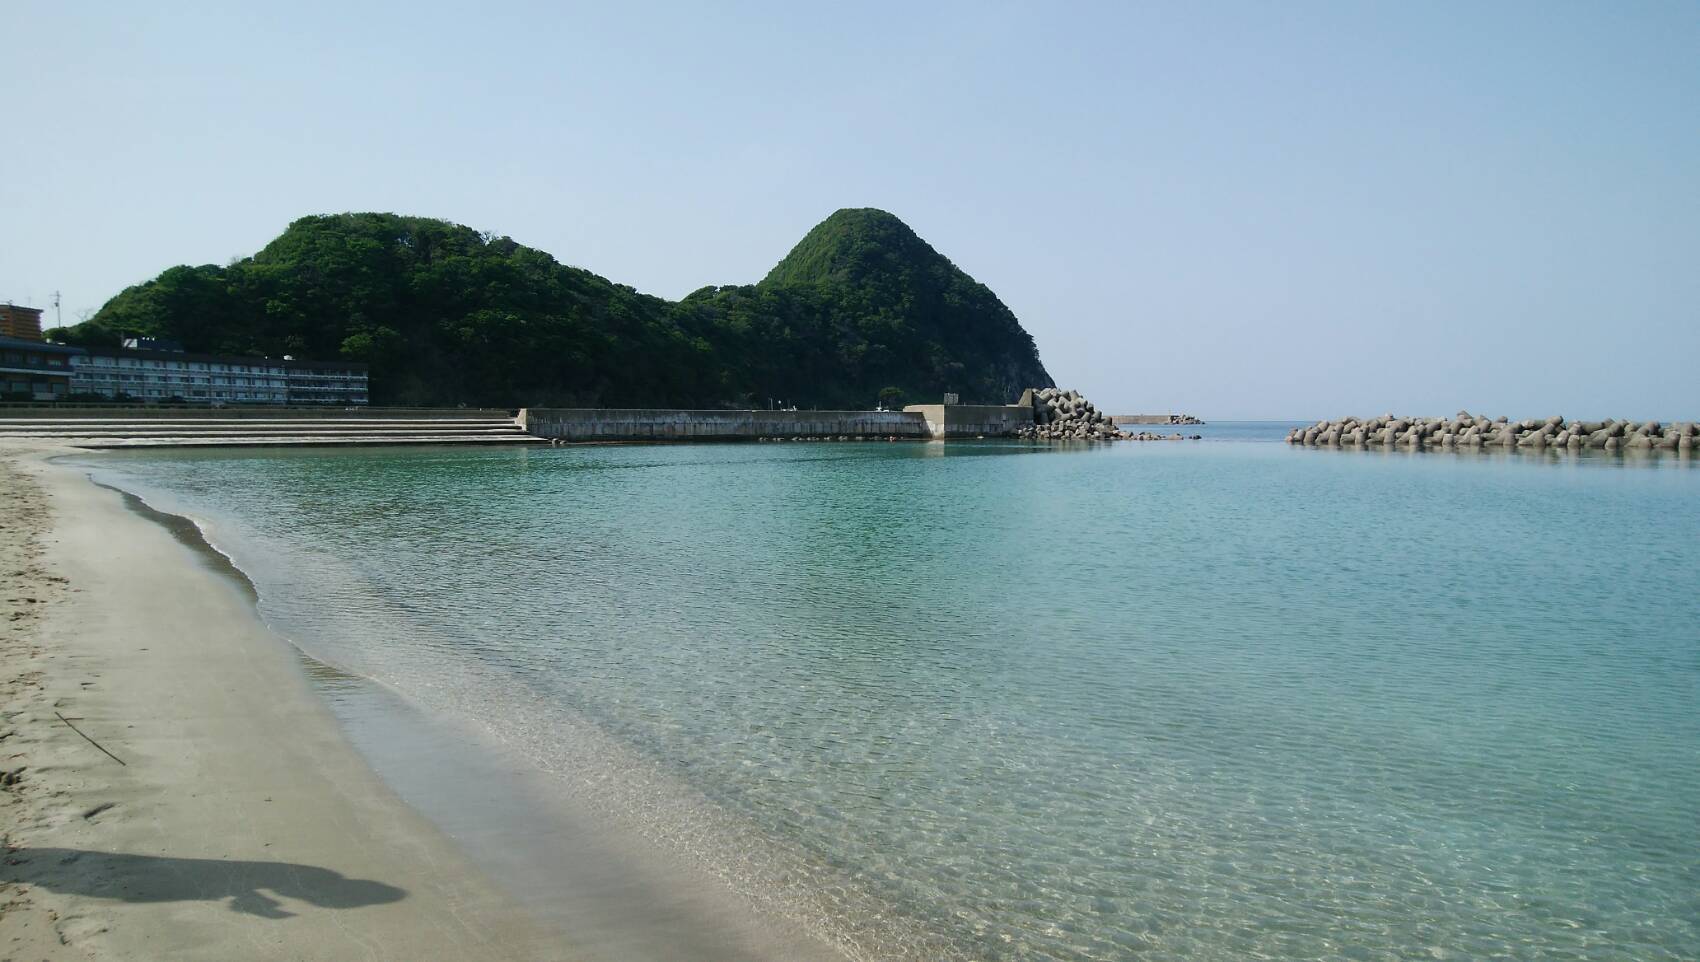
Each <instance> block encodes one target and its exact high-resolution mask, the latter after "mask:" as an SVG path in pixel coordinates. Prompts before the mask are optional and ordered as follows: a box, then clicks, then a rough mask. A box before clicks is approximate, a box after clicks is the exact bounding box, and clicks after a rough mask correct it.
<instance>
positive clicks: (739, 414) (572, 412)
mask: <svg viewBox="0 0 1700 962" xmlns="http://www.w3.org/2000/svg"><path fill="white" fill-rule="evenodd" d="M519 425H520V429H521V430H523V431H525V432H526V433H528V434H533V435H536V436H537V437H540V438H548V439H549V440H552V441H738V440H755V439H759V438H792V437H826V436H833V437H841V436H849V437H882V438H883V437H892V436H896V437H900V438H926V437H929V436H930V435H929V432H928V428H927V422H926V420H925V419H924V418H922V417H921V416H920V415H918V414H912V413H910V412H908V411H691V410H680V409H677V408H527V409H524V410H522V411H520V412H519Z"/></svg>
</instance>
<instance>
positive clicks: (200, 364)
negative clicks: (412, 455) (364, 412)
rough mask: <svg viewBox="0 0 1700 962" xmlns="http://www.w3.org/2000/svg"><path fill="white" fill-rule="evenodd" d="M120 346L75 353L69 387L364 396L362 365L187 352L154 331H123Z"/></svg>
mask: <svg viewBox="0 0 1700 962" xmlns="http://www.w3.org/2000/svg"><path fill="white" fill-rule="evenodd" d="M124 345H125V346H124V347H122V348H106V347H91V348H88V349H87V350H86V351H83V352H81V353H79V354H78V355H77V356H76V357H75V359H74V360H75V366H74V367H73V369H72V377H71V393H73V394H80V395H98V396H100V397H108V398H117V399H133V400H137V401H144V402H154V403H159V402H167V401H172V402H186V403H189V404H326V405H330V404H335V405H341V406H347V405H361V404H365V403H366V383H367V373H366V365H364V364H353V363H349V362H344V361H297V360H295V359H294V358H291V357H284V358H266V357H226V356H221V355H214V354H189V353H186V352H184V351H183V350H182V348H181V347H179V346H178V345H177V344H176V343H175V342H172V341H159V340H154V339H152V338H126V339H125V341H124Z"/></svg>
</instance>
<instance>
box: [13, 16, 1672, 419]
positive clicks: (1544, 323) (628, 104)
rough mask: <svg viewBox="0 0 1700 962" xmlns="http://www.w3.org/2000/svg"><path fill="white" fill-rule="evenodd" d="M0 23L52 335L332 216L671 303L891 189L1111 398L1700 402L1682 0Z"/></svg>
mask: <svg viewBox="0 0 1700 962" xmlns="http://www.w3.org/2000/svg"><path fill="white" fill-rule="evenodd" d="M0 27H4V28H5V29H6V30H7V31H8V34H9V35H11V36H15V37H19V38H27V39H28V44H27V49H26V51H25V52H24V53H23V54H21V55H20V56H19V57H18V58H17V65H18V67H19V69H20V71H22V73H21V74H20V75H21V76H26V77H27V78H28V83H19V84H14V85H11V86H10V87H8V88H7V89H6V90H4V91H0V104H4V106H5V107H6V108H7V111H8V116H9V117H10V118H11V120H12V129H13V131H14V132H15V138H16V143H17V146H16V148H15V150H14V153H13V157H14V163H13V164H12V166H11V169H9V170H8V176H7V178H6V179H5V180H4V182H0V204H3V205H4V208H5V209H6V210H7V212H8V214H9V217H8V228H9V229H8V231H7V232H6V234H5V235H4V236H3V237H0V300H12V301H16V302H18V303H20V304H24V305H27V306H33V307H40V308H43V309H44V311H45V315H44V318H43V320H44V324H47V325H49V326H51V325H52V324H53V323H54V321H55V318H54V316H53V309H52V306H51V304H52V295H53V292H54V291H61V292H63V320H64V322H65V323H67V324H74V323H76V322H77V321H78V320H80V319H81V318H82V317H83V316H84V315H85V314H87V313H92V312H93V311H94V310H96V309H98V308H99V307H100V306H101V305H102V304H103V303H105V301H106V300H107V299H108V298H110V297H112V296H113V295H116V294H117V293H119V292H120V291H121V290H123V289H124V288H125V287H126V286H129V285H133V284H137V283H141V282H143V281H145V280H147V279H149V278H151V277H153V276H155V275H157V274H158V273H159V272H160V271H162V270H164V269H166V268H168V267H171V266H174V265H177V264H191V265H196V264H206V263H215V264H224V263H228V262H229V261H230V260H232V259H235V258H239V257H245V256H248V255H250V254H252V253H254V252H255V251H257V250H259V249H260V248H261V247H263V246H264V245H265V244H266V243H267V242H268V241H269V240H270V239H271V238H273V237H275V236H276V235H277V234H278V233H280V232H281V231H282V230H283V229H284V227H285V226H286V225H287V224H288V223H290V222H291V221H293V220H295V219H296V218H298V217H301V216H307V215H310V214H313V213H318V212H329V213H335V212H340V211H368V210H370V211H395V212H397V213H403V214H409V215H416V216H431V217H439V218H442V219H445V220H449V221H453V222H455V223H461V224H465V225H467V226H470V227H473V228H475V229H478V230H485V231H490V232H492V233H496V234H501V235H506V236H509V237H512V238H514V239H515V240H516V241H518V242H519V243H522V244H526V245H528V246H531V247H536V248H538V249H541V250H545V251H548V252H550V253H551V254H552V255H554V256H555V257H556V258H557V259H558V260H560V261H561V262H562V263H567V264H572V265H574V266H578V267H582V268H584V269H586V270H590V271H592V272H594V273H596V274H599V275H601V276H603V277H606V278H609V279H610V280H613V281H615V282H617V283H621V284H629V285H631V286H633V287H635V288H636V289H638V290H640V291H643V292H645V293H650V294H655V295H657V296H661V297H665V298H668V299H670V300H678V299H679V298H681V297H683V296H684V295H685V294H687V293H689V292H690V291H692V290H695V289H697V288H699V287H701V286H704V285H706V284H727V283H754V282H755V281H756V280H759V279H760V277H761V276H762V273H763V272H764V271H765V270H766V269H767V268H768V267H771V266H772V264H774V263H775V262H776V261H777V260H778V259H779V258H781V257H783V256H784V254H785V252H786V251H787V250H789V249H790V247H791V245H793V244H795V243H796V242H797V241H798V240H799V239H800V238H801V237H802V236H803V234H804V233H805V232H806V231H807V230H808V229H809V227H811V226H812V225H813V224H815V223H817V222H818V221H819V220H821V219H822V218H824V217H825V216H827V215H828V214H830V213H831V212H832V211H833V210H836V209H839V208H843V207H878V208H880V209H883V210H887V211H890V212H891V213H893V214H895V215H896V216H898V217H899V218H901V219H903V221H904V222H905V223H907V224H908V225H909V226H910V227H912V228H913V229H914V230H915V231H916V233H918V234H919V235H920V236H921V237H922V238H924V239H925V240H926V241H927V242H928V243H930V244H931V245H932V246H933V247H934V248H936V249H937V250H938V251H939V252H940V253H942V254H944V255H945V256H946V257H948V258H950V259H951V260H952V261H953V262H954V263H956V264H957V265H958V266H959V267H961V268H962V269H963V270H964V271H966V272H967V273H968V274H970V275H972V276H973V277H974V278H975V279H976V280H978V281H979V282H981V283H982V284H985V285H986V286H987V287H989V288H990V289H991V290H992V291H994V292H995V293H996V294H997V295H998V297H999V298H1000V299H1002V300H1003V301H1004V303H1006V304H1007V305H1008V306H1009V307H1010V309H1011V310H1012V311H1014V313H1015V314H1016V316H1017V317H1018V318H1019V319H1020V320H1021V323H1022V324H1023V326H1024V327H1025V328H1026V329H1027V330H1028V331H1029V332H1030V333H1031V334H1032V335H1033V337H1034V339H1035V341H1036V342H1037V344H1038V348H1039V352H1040V356H1041V358H1042V359H1043V361H1044V363H1045V365H1046V367H1047V368H1048V369H1049V370H1050V371H1051V373H1052V375H1053V376H1054V377H1055V378H1056V379H1057V380H1058V382H1059V383H1061V384H1064V385H1066V386H1069V387H1073V388H1077V389H1079V390H1081V391H1082V392H1084V393H1085V394H1086V395H1087V396H1089V397H1091V398H1093V399H1094V400H1096V401H1097V402H1098V403H1099V404H1100V405H1101V406H1102V407H1104V408H1106V409H1115V410H1119V411H1126V412H1129V413H1151V412H1154V411H1166V410H1173V411H1176V412H1185V413H1190V414H1196V415H1198V416H1200V417H1204V418H1206V419H1212V418H1214V419H1216V420H1229V419H1239V418H1243V416H1244V415H1243V412H1247V411H1282V412H1286V411H1307V412H1311V414H1310V416H1311V417H1313V418H1332V417H1338V416H1341V415H1343V414H1348V413H1358V414H1363V413H1368V412H1370V411H1374V412H1375V413H1382V412H1385V411H1388V410H1392V411H1396V412H1401V413H1412V414H1437V415H1438V414H1450V413H1451V412H1453V411H1456V410H1458V409H1459V408H1460V407H1465V408H1468V409H1470V410H1472V411H1476V410H1478V409H1479V410H1482V411H1484V412H1490V413H1493V414H1505V415H1508V416H1513V417H1528V416H1535V415H1537V414H1540V415H1542V416H1545V415H1547V414H1555V413H1556V414H1564V415H1566V416H1588V417H1603V416H1614V417H1615V416H1626V417H1640V418H1645V417H1658V418H1681V417H1700V393H1697V392H1696V391H1695V390H1694V388H1693V386H1692V377H1691V375H1690V373H1689V369H1690V368H1691V367H1692V364H1693V359H1694V358H1696V357H1700V323H1696V322H1697V320H1700V272H1697V271H1694V270H1693V269H1692V265H1691V261H1692V259H1693V252H1694V251H1696V250H1700V125H1696V124H1694V123H1693V122H1692V120H1693V118H1694V117H1695V116H1700V58H1696V57H1694V56H1693V51H1694V50H1695V49H1700V7H1696V6H1694V5H1688V4H1678V3H1649V4H1643V5H1634V6H1629V7H1615V6H1601V5H1588V4H1580V3H1559V4H1552V3H1534V2H1513V3H1507V4H1503V5H1496V6H1493V7H1489V8H1481V7H1474V6H1465V5H1461V4H1459V5H1441V6H1428V7H1405V8H1396V7H1380V8H1358V7H1353V6H1349V5H1336V4H1327V3H1313V4H1304V5H1292V6H1283V7H1278V8H1270V7H1266V6H1262V5H1258V4H1253V3H1248V2H1222V3H1216V4H1210V5H1197V6H1194V5H1189V6H1185V7H1181V6H1174V7H1165V6H1154V7H1140V8H1124V7H1122V6H1120V5H1110V4H1082V5H1077V6H1070V7H1067V8H1064V9H1043V10H1040V9H1021V8H998V9H986V8H982V7H981V6H979V5H973V4H966V3H946V4H942V5H938V6H935V7H928V8H926V9H923V10H915V9H912V8H909V7H906V6H903V5H899V4H876V5H873V6H870V7H866V8H863V9H861V10H859V11H858V13H857V15H856V16H855V17H854V18H846V17H844V16H842V15H840V14H838V13H827V12H823V11H817V10H809V9H801V8H796V7H793V6H791V5H785V4H762V3H745V4H739V5H737V6H736V7H735V8H734V9H733V10H731V11H726V10H714V11H702V10H698V9H694V8H691V7H689V6H688V5H674V4H648V5H642V6H635V5H634V6H627V7H622V8H620V9H617V10H604V9H588V10H580V11H574V12H572V13H571V14H570V15H569V14H565V13H562V12H560V11H558V10H556V9H554V8H553V7H551V6H548V5H543V4H524V3H522V4H518V5H514V6H511V7H507V8H503V9H502V10H500V11H494V12H483V13H481V14H480V15H478V16H469V15H468V14H467V12H466V11H465V10H464V8H460V7H452V6H448V5H430V4H426V5H399V4H398V5H395V6H393V7H387V6H384V5H378V6H373V7H366V6H362V7H361V8H359V9H353V8H347V7H346V6H340V5H339V6H333V5H329V4H312V3H309V4H305V5H295V6H292V7H290V8H289V9H287V10H285V9H278V10H269V11H263V12H255V11H248V10H237V9H224V8H218V7H208V8H205V9H197V10H188V9H183V10H156V9H129V8H122V9H80V8H69V7H54V8H27V7H20V8H12V9H8V10H6V11H5V12H3V13H0ZM18 131H22V132H24V133H23V134H21V135H19V134H16V132H18ZM1227 412H1242V413H1241V414H1240V415H1239V417H1235V416H1234V415H1232V414H1230V413H1227ZM1283 419H1285V418H1283Z"/></svg>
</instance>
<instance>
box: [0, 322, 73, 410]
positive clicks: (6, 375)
mask: <svg viewBox="0 0 1700 962" xmlns="http://www.w3.org/2000/svg"><path fill="white" fill-rule="evenodd" d="M8 306H9V305H8ZM25 310H28V308H25ZM35 313H36V314H37V315H39V314H40V313H41V312H40V311H36V312H35ZM82 351H83V349H82V348H80V347H67V346H66V345H64V344H48V343H46V342H44V341H42V340H40V339H39V338H37V339H35V340H31V339H29V338H22V337H0V401H54V400H58V399H59V398H62V397H64V396H65V395H67V394H70V393H72V391H73V388H72V386H71V379H72V375H73V373H74V371H75V370H76V369H75V367H74V366H73V362H75V360H76V358H77V356H78V355H79V354H81V353H82Z"/></svg>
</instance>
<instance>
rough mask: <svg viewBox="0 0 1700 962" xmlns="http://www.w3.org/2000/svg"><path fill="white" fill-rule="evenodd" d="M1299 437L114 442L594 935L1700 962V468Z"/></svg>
mask: <svg viewBox="0 0 1700 962" xmlns="http://www.w3.org/2000/svg"><path fill="white" fill-rule="evenodd" d="M1292 426H1293V425H1292V424H1287V423H1279V422H1248V423H1234V424H1213V425H1208V426H1204V427H1183V428H1175V429H1173V430H1179V431H1183V432H1185V433H1188V434H1192V433H1198V434H1202V435H1204V436H1205V437H1204V438H1203V439H1202V440H1199V441H1186V442H1148V443H1117V444H1086V443H1079V444H1034V443H1022V442H1013V441H997V440H987V441H964V442H950V443H914V442H898V443H889V442H831V443H784V444H691V445H683V444H681V445H631V446H584V447H558V448H551V447H533V448H501V449H494V448H481V449H465V448H452V447H443V448H373V449H363V450H322V449H276V450H216V449H209V450H175V451H149V452H125V453H114V454H108V455H98V456H96V455H90V456H88V457H86V458H84V459H83V461H84V463H86V464H87V465H88V466H89V470H90V471H91V473H92V474H93V475H94V476H95V477H96V478H97V480H101V481H103V482H105V483H108V484H112V485H114V486H116V487H120V488H122V489H124V490H127V491H131V492H134V493H135V494H137V495H139V496H140V497H142V498H143V499H144V500H146V501H147V502H148V503H149V504H151V505H153V506H154V507H156V508H158V509H159V510H162V511H167V512H172V513H177V514H181V515H183V516H186V517H188V518H190V519H192V520H194V521H195V522H196V524H197V525H198V526H199V527H200V529H201V531H202V532H203V533H204V534H205V536H206V538H207V540H208V541H209V542H211V543H212V545H213V546H214V547H216V548H217V550H219V551H220V552H222V553H224V554H226V555H228V556H229V558H230V559H231V561H232V562H234V564H235V565H236V567H238V568H240V569H241V571H242V572H243V573H244V574H245V575H246V576H247V578H248V579H250V580H251V581H252V583H253V585H254V587H255V589H256V592H257V594H258V599H259V600H258V605H259V609H260V613H261V615H262V617H263V618H264V619H265V620H266V621H267V622H268V623H269V624H270V625H271V626H272V627H273V628H274V629H275V630H276V631H277V632H278V633H279V634H280V635H282V636H283V637H285V638H287V639H288V640H289V641H290V642H292V643H293V644H295V645H296V646H297V647H298V648H299V649H300V650H301V651H302V653H303V659H304V663H305V664H307V665H308V666H309V669H310V672H311V674H312V676H313V677H314V678H315V679H316V681H315V684H317V685H319V686H320V689H321V690H322V691H323V692H324V693H325V696H326V698H327V699H328V700H329V701H330V703H331V704H332V705H333V706H334V708H335V710H336V711H337V712H338V714H339V717H341V718H342V719H343V721H344V723H345V725H346V726H347V728H348V730H349V732H350V736H351V739H352V740H353V741H354V743H355V744H356V745H357V747H359V748H360V749H361V750H362V751H363V752H366V753H367V754H368V756H369V757H370V758H371V759H372V761H373V764H374V766H375V767H376V768H377V770H378V771H379V773H380V774H382V775H384V776H385V777H386V778H388V779H390V780H391V782H392V784H393V785H394V786H395V787H396V790H397V791H398V793H399V794H400V795H401V796H402V797H403V798H404V799H406V800H407V801H409V802H410V803H412V804H414V805H415V806H416V807H418V808H419V809H420V810H421V811H422V812H424V813H425V814H426V815H427V816H428V817H430V818H432V819H433V820H435V821H436V822H437V823H438V824H439V825H440V826H442V827H443V829H444V830H445V831H446V832H448V833H449V834H451V835H452V836H454V837H455V838H456V839H458V840H459V841H460V842H462V844H463V845H464V846H465V847H466V848H467V849H468V850H469V852H471V854H472V855H473V857H474V858H475V859H477V860H479V861H481V862H482V864H484V865H486V866H487V867H489V868H490V869H491V872H492V874H493V875H494V876H495V877H496V878H497V879H498V881H500V880H502V879H504V878H506V879H508V880H510V881H513V882H514V884H515V886H516V888H519V889H523V890H524V891H525V892H526V893H527V898H529V899H530V900H531V901H532V902H533V903H535V904H536V907H537V908H538V910H539V912H540V913H542V914H543V915H545V916H549V915H550V914H551V913H554V915H555V917H556V918H557V921H560V922H561V924H562V925H563V927H564V928H568V929H572V928H574V927H575V926H576V927H577V928H576V931H578V932H579V933H580V935H581V941H582V943H583V946H584V947H585V948H586V951H587V954H588V955H591V956H595V955H597V953H598V952H602V953H603V954H604V955H606V956H607V957H610V958H612V957H644V956H646V955H647V956H650V957H665V956H667V955H671V954H675V953H676V949H677V945H675V944H673V943H670V942H669V939H674V940H690V939H692V938H695V937H696V934H695V933H694V932H693V929H696V928H698V927H699V926H698V923H697V922H696V921H694V916H692V914H691V913H692V912H693V911H697V910H696V909H692V908H690V906H691V905H699V906H700V905H701V904H703V901H702V899H701V898H699V897H698V896H699V895H700V894H701V893H702V892H704V891H707V890H709V889H713V890H715V891H717V892H718V893H719V894H717V895H716V896H715V897H716V898H723V900H724V904H728V905H733V904H735V905H740V906H749V907H750V911H751V912H752V913H754V914H755V915H759V916H761V917H764V918H768V917H770V918H773V919H778V920H781V922H779V923H777V924H781V925H786V926H795V927H796V929H797V930H798V931H800V932H803V933H805V934H806V935H807V937H808V938H810V939H815V940H818V941H819V942H820V943H821V944H825V945H829V946H831V947H832V950H833V951H834V952H835V953H839V954H840V955H841V956H842V957H847V958H858V959H894V960H908V959H983V960H1006V959H1007V960H1039V959H1046V960H1123V959H1126V960H1245V959H1358V960H1409V959H1440V960H1466V959H1529V960H1535V959H1539V960H1552V962H1558V960H1637V962H1652V960H1667V959H1668V960H1693V959H1696V958H1700V470H1696V462H1695V461H1694V460H1693V459H1691V458H1688V457H1685V456H1684V457H1679V456H1677V455H1676V454H1675V453H1645V454H1635V453H1631V454H1627V455H1620V454H1616V453H1611V454H1607V453H1603V452H1569V451H1552V450H1548V451H1542V452H1539V453H1520V452H1498V453H1484V452H1480V451H1458V452H1451V451H1448V452H1412V451H1403V450H1401V451H1382V450H1375V451H1359V450H1318V449H1305V448H1302V447H1295V446H1290V445H1287V444H1285V443H1282V438H1283V437H1284V436H1285V434H1286V431H1287V430H1288V429H1289V428H1291V427H1292ZM1160 430H1168V429H1160ZM640 850H641V852H642V855H641V858H640V857H639V856H638V855H637V854H633V855H632V856H631V858H630V859H627V858H625V857H624V856H623V855H622V852H626V851H630V852H633V853H637V852H639V851H640ZM628 862H629V863H630V864H634V865H635V864H639V863H640V862H641V863H642V864H643V865H646V866H661V867H660V868H656V869H655V870H654V871H653V873H652V874H651V875H648V876H646V879H647V881H645V882H644V884H642V885H637V884H625V881H629V880H622V877H621V875H620V873H622V872H624V871H626V866H627V864H628ZM669 865H675V866H679V867H680V868H679V870H678V871H677V872H674V871H672V870H671V869H669V868H667V867H666V866H669ZM633 871H636V870H635V869H634V870H633ZM669 878H675V879H682V878H694V879H701V880H706V881H702V882H700V883H698V884H697V887H695V888H693V889H691V890H690V893H695V894H690V893H688V894H687V895H685V896H680V897H675V896H672V895H669V894H668V893H667V892H666V887H667V884H668V883H667V882H666V881H665V880H666V879H669ZM657 880H660V881H657ZM714 904H721V903H714ZM681 906H684V907H681ZM711 914H713V915H715V916H717V917H718V916H720V915H723V914H725V913H721V912H718V911H716V912H714V913H711ZM646 919H647V920H651V921H653V920H655V919H661V920H663V921H662V922H661V923H660V928H662V929H669V928H670V929H671V930H673V931H671V932H670V933H669V932H663V933H662V934H660V935H657V934H656V932H655V931H653V930H654V929H655V928H656V926H655V925H651V926H649V928H650V929H651V931H648V932H642V931H639V932H638V934H633V931H634V930H642V929H644V927H645V926H644V920H646ZM585 933H588V934H585ZM714 938H720V942H718V943H716V942H715V941H714ZM714 938H703V939H700V940H699V942H698V943H696V944H697V946H698V948H701V950H702V951H701V953H700V955H702V956H703V957H711V956H712V957H725V958H736V957H739V956H740V955H743V954H746V953H747V952H751V951H753V950H750V949H749V948H748V946H749V945H751V944H753V943H751V942H750V941H749V940H748V938H746V936H744V935H740V934H739V933H737V932H731V933H730V934H724V935H723V937H721V936H715V937H714ZM687 954H688V953H687ZM781 954H782V953H781ZM679 957H683V956H679Z"/></svg>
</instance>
